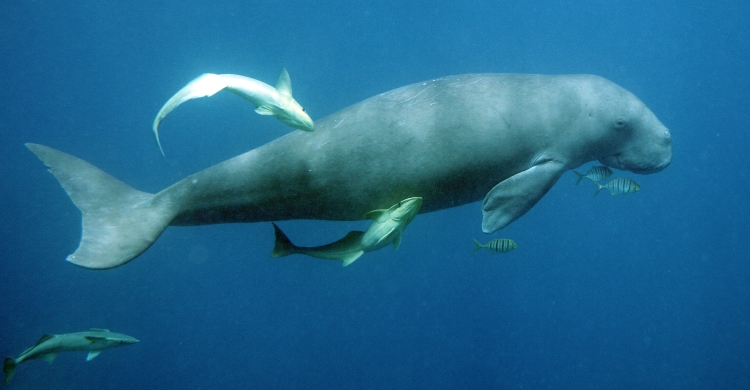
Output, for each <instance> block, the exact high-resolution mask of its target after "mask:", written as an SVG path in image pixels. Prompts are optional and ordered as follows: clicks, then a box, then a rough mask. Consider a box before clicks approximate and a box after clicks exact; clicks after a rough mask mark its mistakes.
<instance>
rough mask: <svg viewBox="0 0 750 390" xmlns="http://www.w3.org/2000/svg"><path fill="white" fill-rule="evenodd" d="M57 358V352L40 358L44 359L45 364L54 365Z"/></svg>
mask: <svg viewBox="0 0 750 390" xmlns="http://www.w3.org/2000/svg"><path fill="white" fill-rule="evenodd" d="M56 357H57V352H53V353H48V354H46V355H42V356H40V358H42V359H44V361H45V362H47V363H49V364H52V363H54V362H55V358H56Z"/></svg>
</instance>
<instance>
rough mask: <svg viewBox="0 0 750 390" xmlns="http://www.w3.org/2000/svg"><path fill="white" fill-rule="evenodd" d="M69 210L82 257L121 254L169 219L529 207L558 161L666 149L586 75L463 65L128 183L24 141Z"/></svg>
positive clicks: (644, 122)
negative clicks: (310, 126) (222, 155)
mask: <svg viewBox="0 0 750 390" xmlns="http://www.w3.org/2000/svg"><path fill="white" fill-rule="evenodd" d="M27 146H28V148H29V149H31V151H32V152H34V153H35V154H36V155H37V156H38V157H39V158H40V159H41V160H42V161H43V162H44V163H45V164H46V165H47V166H48V167H49V169H50V171H51V172H52V174H54V175H55V177H56V178H57V179H58V181H59V182H60V184H62V186H63V188H64V189H65V190H66V191H67V192H68V194H69V195H70V197H71V199H72V200H73V202H74V203H75V204H76V206H78V208H79V209H80V210H81V212H82V214H83V233H82V238H81V242H80V245H79V247H78V249H77V250H76V251H75V253H73V254H72V255H70V256H68V258H67V260H69V261H71V262H73V263H75V264H77V265H80V266H83V267H87V268H97V269H102V268H111V267H117V266H119V265H122V264H124V263H126V262H128V261H130V260H132V259H133V258H135V257H136V256H138V255H140V254H141V253H143V251H145V250H146V249H147V248H148V247H149V246H150V245H151V244H152V243H153V242H154V241H155V240H156V239H157V238H158V237H159V235H160V234H161V232H162V231H163V230H164V229H165V228H166V227H167V226H169V225H204V224H215V223H228V222H261V221H280V220H289V219H324V220H360V219H363V218H364V215H365V214H366V213H367V212H369V211H371V210H376V209H383V208H388V207H390V206H391V205H393V204H396V203H398V202H399V201H400V200H402V199H406V198H410V197H421V198H423V204H422V207H421V209H420V213H425V212H431V211H436V210H441V209H444V208H449V207H455V206H460V205H463V204H466V203H471V202H476V201H479V200H483V201H482V205H481V210H482V230H483V231H484V232H486V233H490V232H494V231H496V230H498V229H501V228H503V227H504V226H507V225H508V224H510V223H511V222H513V221H514V220H516V219H517V218H519V217H520V216H522V215H523V214H524V213H526V212H527V211H528V210H529V209H531V208H532V207H533V206H534V205H535V204H536V203H537V202H538V201H539V199H541V198H542V196H544V194H545V193H547V191H548V190H549V189H550V188H551V187H552V185H554V184H555V182H556V181H557V180H558V178H560V176H561V175H562V174H563V173H564V172H566V171H567V170H570V169H574V168H576V167H578V166H580V165H582V164H585V163H587V162H590V161H593V160H598V161H599V162H600V163H601V164H603V165H605V166H609V167H612V168H616V169H621V170H629V171H631V172H635V173H644V174H645V173H654V172H659V171H661V170H662V169H664V168H665V167H667V165H669V163H670V162H671V159H672V142H671V136H670V132H669V130H668V129H667V128H666V127H665V126H664V125H663V124H662V123H661V122H660V121H659V120H658V119H657V118H656V116H655V115H654V114H653V113H652V112H651V111H650V110H649V109H648V107H646V105H645V104H643V102H641V101H640V100H639V99H638V98H637V97H636V96H635V95H633V94H632V93H630V92H628V91H627V90H625V89H623V88H622V87H619V86H618V85H616V84H614V83H612V82H611V81H608V80H606V79H604V78H602V77H598V76H593V75H557V76H545V75H520V74H467V75H457V76H449V77H444V78H439V79H434V80H429V81H425V82H421V83H417V84H412V85H408V86H405V87H402V88H398V89H395V90H392V91H389V92H385V93H382V94H380V95H377V96H374V97H372V98H369V99H367V100H364V101H362V102H359V103H356V104H354V105H352V106H349V107H347V108H344V109H343V110H341V111H338V112H336V113H334V114H332V115H330V116H328V117H325V118H323V119H320V120H319V121H317V122H316V131H315V132H313V133H303V132H294V133H290V134H287V135H285V136H282V137H280V138H278V139H276V140H274V141H271V142H269V143H268V144H266V145H263V146H261V147H258V148H257V149H254V150H251V151H249V152H247V153H244V154H241V155H239V156H237V157H234V158H231V159H229V160H227V161H224V162H222V163H219V164H217V165H214V166H212V167H210V168H207V169H205V170H203V171H200V172H198V173H195V174H192V175H190V176H188V177H186V178H185V179H183V180H181V181H179V182H177V183H175V184H173V185H172V186H170V187H168V188H166V189H164V190H162V191H161V192H159V193H157V194H149V193H145V192H141V191H138V190H135V189H133V188H131V187H129V186H127V185H125V184H124V183H122V182H120V181H118V180H117V179H115V178H113V177H111V176H109V175H108V174H106V173H105V172H103V171H101V170H100V169H98V168H96V167H94V166H93V165H91V164H89V163H87V162H85V161H83V160H80V159H78V158H76V157H73V156H70V155H68V154H65V153H63V152H60V151H57V150H55V149H52V148H49V147H46V146H42V145H37V144H27Z"/></svg>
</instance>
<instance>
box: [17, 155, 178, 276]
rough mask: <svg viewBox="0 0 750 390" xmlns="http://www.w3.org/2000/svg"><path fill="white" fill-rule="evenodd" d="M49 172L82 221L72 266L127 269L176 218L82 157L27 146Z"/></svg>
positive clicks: (69, 257)
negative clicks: (123, 266)
mask: <svg viewBox="0 0 750 390" xmlns="http://www.w3.org/2000/svg"><path fill="white" fill-rule="evenodd" d="M26 147H27V148H29V150H31V151H32V152H34V154H36V156H37V157H39V159H40V160H42V162H44V164H45V165H46V166H47V167H48V168H49V171H50V172H51V173H52V174H53V175H55V177H56V178H57V180H58V181H59V182H60V184H61V185H62V186H63V188H64V189H65V191H66V192H67V193H68V196H70V199H71V200H72V201H73V203H75V205H76V206H77V207H78V209H79V210H81V214H82V217H83V223H82V224H83V232H82V235H81V243H80V244H79V246H78V249H76V251H75V252H74V253H73V254H71V255H69V256H68V257H67V260H68V261H70V262H71V263H73V264H76V265H80V266H81V267H86V268H95V269H105V268H113V267H117V266H119V265H122V264H125V263H127V262H128V261H130V260H132V259H133V258H135V257H136V256H138V255H140V254H141V253H143V251H145V250H146V249H148V247H150V246H151V244H153V243H154V241H156V239H157V238H158V237H159V235H160V234H161V232H162V231H164V229H165V228H166V227H167V225H169V223H170V222H171V220H172V218H173V217H174V215H173V213H172V212H171V210H168V209H166V208H165V207H164V206H162V207H160V206H159V204H157V202H154V199H155V196H154V195H153V194H149V193H146V192H141V191H138V190H135V189H133V188H131V187H129V186H128V185H126V184H125V183H123V182H121V181H119V180H117V179H115V178H114V177H112V176H110V175H109V174H107V173H106V172H104V171H102V170H101V169H99V168H97V167H95V166H93V165H91V164H89V163H87V162H86V161H83V160H81V159H79V158H77V157H73V156H71V155H69V154H66V153H63V152H61V151H59V150H55V149H52V148H49V147H46V146H43V145H38V144H31V143H28V144H26Z"/></svg>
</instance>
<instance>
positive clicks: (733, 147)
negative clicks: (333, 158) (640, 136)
mask: <svg viewBox="0 0 750 390" xmlns="http://www.w3.org/2000/svg"><path fill="white" fill-rule="evenodd" d="M748 17H750V6H749V5H748V3H745V2H741V1H715V2H698V1H692V2H676V1H672V2H667V1H665V2H652V1H632V2H603V1H602V2H599V1H539V2H524V1H511V2H492V1H487V2H483V1H464V2H455V1H451V2H449V1H432V2H426V1H415V2H396V1H382V2H367V1H361V2H337V1H333V2H302V1H296V2H295V1H274V0H260V1H255V2H243V1H214V2H197V1H192V2H191V1H181V2H178V1H140V0H139V1H128V2H101V1H87V0H86V1H78V2H45V1H33V0H10V1H6V2H3V4H2V5H0V20H2V23H1V25H0V52H1V53H3V54H2V55H1V56H0V101H1V102H2V104H1V105H0V134H2V136H3V142H1V143H0V161H1V163H0V167H2V183H3V184H2V189H3V190H2V191H0V200H2V201H1V202H0V205H1V206H0V220H1V221H3V223H2V224H0V232H1V234H0V237H2V240H0V248H1V249H2V251H1V253H2V258H1V259H0V296H2V302H3V308H2V310H1V311H0V354H4V355H5V356H16V355H18V354H19V353H20V352H22V351H23V350H24V349H25V348H27V347H28V346H30V345H31V344H33V343H34V342H35V341H36V340H37V339H38V338H39V337H40V336H41V335H42V334H44V333H67V332H74V331H81V330H85V329H88V328H91V327H98V328H108V329H111V330H113V331H117V332H122V333H126V334H129V335H132V336H134V337H136V338H138V339H140V340H141V342H140V343H138V344H135V345H133V346H127V347H122V348H118V349H113V350H108V351H105V352H104V353H102V355H101V356H100V357H98V358H97V359H95V360H93V361H91V362H88V363H86V362H85V361H84V357H85V354H83V353H70V354H61V355H60V356H59V357H58V358H57V360H56V361H55V363H54V364H53V365H48V364H47V363H46V362H43V361H40V360H37V361H30V362H26V363H23V364H22V365H20V366H19V367H18V368H17V371H16V375H15V378H14V379H13V381H12V382H11V384H10V385H9V386H8V388H17V389H43V388H49V389H67V388H70V389H101V388H108V389H132V388H149V389H172V388H203V389H209V388H340V389H344V388H351V389H363V388H372V389H381V388H404V389H406V388H510V389H520V388H527V389H537V388H552V389H561V388H575V389H587V388H591V389H602V388H607V389H632V388H642V389H649V388H651V389H662V388H682V389H688V388H701V389H702V388H711V389H739V388H750V258H749V257H748V255H747V253H748V236H749V235H748V233H750V229H749V228H748V224H747V220H748V217H750V212H749V211H750V210H748V202H746V201H745V198H746V194H747V189H748V188H750V181H749V180H748V165H749V164H748V159H747V150H748V147H749V146H750V143H749V142H748V141H749V140H748V133H747V130H746V127H747V124H748V123H750V111H749V110H747V102H748V100H750V73H749V71H748V69H750V30H749V29H748V27H747V19H748ZM282 67H286V68H287V69H288V70H289V72H290V74H291V79H292V82H293V86H294V96H295V98H296V99H297V100H298V101H300V102H301V103H302V104H303V105H304V106H305V107H306V109H307V112H308V113H310V115H311V116H312V117H313V119H320V118H322V117H324V116H326V115H328V114H331V113H333V112H335V111H337V110H339V109H341V108H344V107H346V106H348V105H350V104H353V103H356V102H358V101H360V100H362V99H365V98H367V97H370V96H372V95H375V94H378V93H381V92H384V91H387V90H390V89H392V88H396V87H399V86H402V85H406V84H411V83H414V82H419V81H422V80H427V79H431V78H436V77H441V76H447V75H451V74H461V73H481V72H493V73H543V74H568V73H593V74H598V75H601V76H603V77H606V78H608V79H610V80H612V81H614V82H616V83H617V84H619V85H621V86H623V87H625V88H626V89H628V90H630V91H632V92H633V93H635V94H636V95H637V96H638V97H639V98H640V99H641V100H643V101H644V102H645V103H646V104H647V105H648V106H649V108H650V109H651V110H652V111H653V112H654V113H655V114H656V115H657V116H658V117H659V119H660V120H661V121H662V122H663V123H664V124H665V125H666V126H668V127H669V128H670V130H671V132H672V136H673V142H674V144H673V148H674V158H673V162H672V165H671V166H670V167H669V168H667V169H666V170H664V171H663V172H660V173H657V174H655V175H645V176H637V175H632V174H629V173H624V172H618V175H626V176H628V177H631V178H634V179H636V180H637V181H638V183H639V184H640V185H641V188H642V189H641V191H640V192H639V193H637V194H635V195H629V196H620V197H611V196H609V195H607V194H604V193H603V194H600V195H598V196H597V197H596V198H592V196H591V195H592V194H593V191H594V190H595V187H593V186H592V185H586V184H587V183H581V184H580V185H578V186H576V185H574V183H575V180H576V177H575V175H574V174H573V173H567V174H565V175H564V176H563V177H562V178H561V179H560V181H559V182H558V183H557V184H556V185H555V187H554V188H553V189H552V190H551V191H550V193H549V194H547V195H546V196H545V197H544V199H543V200H542V201H541V202H540V203H539V204H538V205H537V206H535V207H534V209H532V210H531V211H530V212H529V213H528V214H526V215H525V216H523V217H522V218H521V219H519V220H518V221H516V222H514V223H513V224H511V225H510V226H509V227H507V228H505V229H503V230H502V231H500V232H498V233H496V234H493V235H491V236H487V235H484V234H482V232H481V213H480V209H479V204H478V203H475V204H470V205H466V206H462V207H458V208H454V209H448V210H444V211H440V212H435V213H430V214H425V215H421V216H419V217H418V218H416V219H415V220H414V222H412V224H411V225H410V226H409V228H408V229H407V231H406V232H405V235H404V240H403V242H402V244H401V247H400V249H399V250H398V251H393V250H392V249H391V248H385V249H383V250H380V251H378V252H374V253H369V254H366V255H365V256H364V257H362V258H361V259H359V260H358V261H357V262H356V263H355V264H353V265H351V266H349V267H346V268H343V267H341V266H340V264H337V263H335V262H329V261H323V260H317V259H311V258H306V257H301V256H295V257H288V258H283V259H273V258H270V257H269V253H270V250H271V248H272V246H273V230H272V228H271V226H270V224H268V223H258V224H234V225H213V226H201V227H170V228H168V229H167V230H166V231H165V233H164V234H163V235H162V236H161V238H159V240H158V241H157V242H156V244H155V245H154V246H153V247H151V248H150V249H149V250H148V251H147V252H145V253H144V254H143V255H141V256H140V257H138V258H137V259H135V260H134V261H132V262H131V263H128V264H126V265H124V266H122V267H119V268H115V269H112V270H107V271H91V270H86V269H83V268H79V267H77V266H74V265H72V264H70V263H68V262H66V261H64V258H65V256H66V255H67V254H69V253H72V252H73V251H74V250H75V249H76V247H77V245H78V241H79V239H80V213H79V211H78V210H77V209H76V208H75V206H74V205H73V204H72V203H71V202H70V200H69V199H68V197H67V196H66V194H65V193H64V191H63V190H62V189H61V187H60V186H59V185H58V184H57V182H56V180H55V179H54V178H53V177H52V176H51V175H50V174H49V173H47V172H46V169H45V168H44V166H43V164H41V163H40V162H39V160H38V159H37V158H36V157H35V156H34V155H33V154H32V153H30V152H29V151H28V150H27V149H26V148H25V147H24V146H23V143H25V142H36V143H41V144H45V145H49V146H51V147H54V148H57V149H60V150H63V151H65V152H68V153H71V154H73V155H76V156H78V157H81V158H83V159H85V160H87V161H89V162H91V163H92V164H94V165H96V166H98V167H100V168H102V169H104V170H105V171H107V172H108V173H110V174H112V175H113V176H115V177H117V178H118V179H120V180H122V181H124V182H125V183H128V184H129V185H132V186H133V187H135V188H137V189H140V190H143V191H148V192H157V191H159V190H161V189H163V188H165V187H166V186H168V185H170V184H172V183H174V182H175V181H177V180H179V179H181V178H183V177H185V176H186V175H188V174H190V173H193V172H196V171H198V170H201V169H204V168H206V167H208V166H210V165H213V164H215V163H218V162H220V161H223V160H225V159H227V158H230V157H233V156H235V155H237V154H240V153H242V152H245V151H247V150H249V149H252V148H255V147H258V146H260V145H263V144H265V143H266V142H268V141H270V140H272V139H275V138H277V137H279V136H281V135H283V134H286V133H288V132H289V131H292V130H291V129H290V128H289V127H287V126H285V125H283V124H281V123H279V122H278V121H275V120H273V119H271V118H268V117H261V116H259V115H256V114H255V113H254V112H253V111H252V110H251V109H250V108H249V106H248V104H247V103H246V102H244V101H242V100H241V99H239V98H237V97H235V96H233V95H231V94H227V93H223V94H218V95H216V96H215V97H212V98H211V99H203V100H201V101H195V102H190V103H189V105H188V104H186V105H185V106H184V107H180V109H178V110H175V111H174V112H173V113H172V114H171V115H170V117H169V118H168V119H167V122H165V125H163V127H162V130H161V139H162V143H163V145H164V147H165V151H166V153H167V156H166V158H165V157H162V156H161V155H160V154H159V151H158V148H157V147H156V145H155V143H154V141H153V138H152V133H151V122H152V120H153V118H154V116H155V114H156V112H157V111H158V110H159V108H160V107H161V105H162V104H163V103H164V102H165V101H166V99H168V98H169V97H170V96H171V95H172V94H173V93H174V92H176V91H177V90H178V89H179V88H181V87H182V86H183V85H184V84H185V83H186V82H188V81H189V80H192V79H193V78H195V77H196V76H198V75H199V74H201V73H204V72H214V73H237V74H243V75H247V76H250V77H253V78H257V79H259V80H263V81H265V82H268V83H271V84H273V82H274V81H275V80H276V77H277V76H278V73H279V71H280V70H281V68H282ZM167 124H168V125H167ZM584 169H585V167H584ZM366 226H367V223H366V222H321V221H289V222H283V223H282V227H283V228H284V229H285V231H286V232H287V233H288V234H289V235H290V237H293V238H295V241H299V243H300V244H303V245H320V244H323V243H327V242H330V241H332V240H334V239H338V238H339V237H341V236H342V235H343V234H344V233H345V232H347V231H349V230H352V229H364V228H366ZM495 237H511V238H513V239H514V240H515V241H516V242H517V243H518V246H519V248H518V249H517V250H515V251H514V252H511V253H508V254H504V255H498V256H492V255H490V254H487V253H478V254H476V255H474V256H472V255H471V251H472V250H473V244H472V241H471V239H472V238H478V239H480V241H487V240H489V239H490V238H495Z"/></svg>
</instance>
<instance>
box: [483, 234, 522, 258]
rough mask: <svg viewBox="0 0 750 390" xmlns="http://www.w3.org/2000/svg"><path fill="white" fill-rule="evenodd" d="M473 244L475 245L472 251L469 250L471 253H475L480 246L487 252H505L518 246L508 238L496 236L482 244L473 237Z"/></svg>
mask: <svg viewBox="0 0 750 390" xmlns="http://www.w3.org/2000/svg"><path fill="white" fill-rule="evenodd" d="M474 245H476V246H477V247H476V248H474V252H471V254H472V255H473V254H475V253H477V251H478V250H480V249H482V248H484V249H486V250H487V252H490V253H505V252H510V251H512V250H514V249H516V248H518V245H516V243H515V242H514V241H513V240H511V239H510V238H496V239H494V240H492V241H490V242H488V243H486V244H482V243H481V242H479V241H477V240H476V239H475V240H474Z"/></svg>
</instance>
